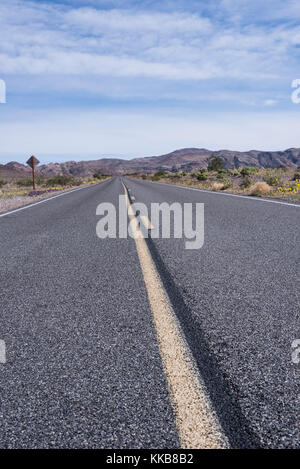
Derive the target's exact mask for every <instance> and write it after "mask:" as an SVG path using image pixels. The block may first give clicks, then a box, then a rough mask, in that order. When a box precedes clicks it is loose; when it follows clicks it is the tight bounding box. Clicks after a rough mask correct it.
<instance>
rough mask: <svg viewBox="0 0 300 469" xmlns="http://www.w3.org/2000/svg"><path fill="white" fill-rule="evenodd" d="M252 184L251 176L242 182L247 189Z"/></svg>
mask: <svg viewBox="0 0 300 469" xmlns="http://www.w3.org/2000/svg"><path fill="white" fill-rule="evenodd" d="M251 184H252V179H251V177H249V176H246V177H245V178H244V180H243V182H242V184H241V187H242V188H245V189H247V188H248V187H250V186H251Z"/></svg>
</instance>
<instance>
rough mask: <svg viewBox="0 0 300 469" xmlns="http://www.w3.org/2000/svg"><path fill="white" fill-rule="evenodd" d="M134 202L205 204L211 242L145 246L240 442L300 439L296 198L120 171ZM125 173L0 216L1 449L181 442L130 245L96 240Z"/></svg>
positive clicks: (281, 444) (267, 444) (230, 437)
mask: <svg viewBox="0 0 300 469" xmlns="http://www.w3.org/2000/svg"><path fill="white" fill-rule="evenodd" d="M123 182H124V184H125V185H126V187H127V188H128V189H129V193H130V195H131V196H133V197H134V199H135V201H136V202H143V203H145V204H146V205H147V206H148V207H150V203H151V202H168V203H172V202H180V203H187V202H193V203H196V202H202V203H204V204H205V242H204V246H203V247H202V248H201V249H199V250H186V249H185V245H184V243H185V240H184V239H174V238H172V237H171V239H161V238H159V239H151V238H149V239H147V240H146V243H147V246H148V249H149V252H150V254H151V257H152V259H153V262H154V265H155V267H156V269H157V272H158V275H159V278H160V281H161V283H162V285H163V287H164V289H165V292H166V295H167V296H168V300H169V302H170V305H171V307H172V309H173V311H174V314H175V315H176V318H177V319H176V320H178V324H179V325H180V328H181V331H182V334H183V336H184V340H185V344H186V347H188V349H189V352H190V353H191V356H192V359H193V360H194V363H195V364H196V367H197V370H196V372H197V373H198V374H199V376H200V377H201V379H202V380H203V383H204V386H205V389H206V392H207V395H208V397H209V399H210V403H211V406H212V409H213V412H214V414H215V416H216V419H217V421H218V422H219V424H220V426H221V428H222V432H223V433H224V435H225V436H226V438H227V441H228V445H229V446H230V447H233V448H251V447H255V448H300V425H299V408H300V407H299V404H300V402H299V401H300V392H299V383H300V381H299V378H300V364H295V363H293V361H292V348H291V344H292V342H293V341H294V340H295V339H300V327H299V257H300V256H299V226H300V223H299V221H300V206H291V205H285V204H276V203H270V202H264V201H261V200H257V199H255V198H253V199H247V198H242V197H230V196H226V195H220V194H215V193H205V192H201V191H196V190H189V189H184V188H179V187H175V186H167V185H163V184H158V183H151V182H147V181H138V180H134V179H130V178H123ZM120 194H122V195H123V194H124V188H123V185H122V181H121V179H120V178H113V179H111V180H108V181H105V182H103V183H100V184H98V185H94V186H92V187H87V188H83V189H81V190H78V191H75V192H71V193H68V194H64V195H63V196H61V197H57V198H54V199H52V200H48V201H46V202H44V203H42V204H37V205H33V206H31V207H29V208H26V209H24V210H20V211H16V212H13V213H9V214H7V215H6V216H3V217H0V243H1V250H0V285H1V289H0V340H1V341H4V343H5V349H6V350H5V351H6V362H5V363H0V389H1V396H0V406H1V407H0V428H1V431H0V447H1V448H179V447H180V446H181V441H182V440H181V436H180V435H181V433H180V425H181V424H180V422H179V423H178V419H176V409H175V407H174V402H173V396H172V393H171V392H170V386H169V384H168V383H169V382H168V376H167V374H166V370H165V366H164V363H165V362H164V360H163V357H162V352H161V348H160V344H159V340H158V334H157V330H156V324H155V322H154V321H153V312H152V310H151V307H150V304H149V297H148V294H147V288H146V283H145V279H144V272H143V270H142V268H141V264H140V258H139V256H138V253H137V248H136V244H135V240H134V239H132V238H130V237H129V238H127V239H119V238H117V239H109V238H107V239H99V238H98V237H97V235H96V223H97V221H98V220H99V217H97V216H96V207H97V206H98V204H99V203H101V202H110V203H112V204H114V205H115V206H116V207H118V197H119V195H120Z"/></svg>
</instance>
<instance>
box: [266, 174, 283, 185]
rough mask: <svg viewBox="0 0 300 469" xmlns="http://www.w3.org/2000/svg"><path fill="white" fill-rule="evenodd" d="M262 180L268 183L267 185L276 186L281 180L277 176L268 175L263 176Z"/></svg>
mask: <svg viewBox="0 0 300 469" xmlns="http://www.w3.org/2000/svg"><path fill="white" fill-rule="evenodd" d="M264 181H265V182H266V183H267V184H269V186H276V185H279V184H281V181H280V179H279V177H278V176H274V175H268V176H264Z"/></svg>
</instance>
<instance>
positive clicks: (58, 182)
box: [46, 175, 76, 187]
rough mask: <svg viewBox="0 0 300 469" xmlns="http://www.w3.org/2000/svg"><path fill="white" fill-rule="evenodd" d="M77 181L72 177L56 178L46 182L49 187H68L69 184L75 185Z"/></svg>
mask: <svg viewBox="0 0 300 469" xmlns="http://www.w3.org/2000/svg"><path fill="white" fill-rule="evenodd" d="M74 182H76V180H75V179H74V178H72V177H70V176H63V175H62V176H54V177H53V178H49V179H47V181H46V185H47V186H48V187H49V186H66V185H68V184H73V183H74Z"/></svg>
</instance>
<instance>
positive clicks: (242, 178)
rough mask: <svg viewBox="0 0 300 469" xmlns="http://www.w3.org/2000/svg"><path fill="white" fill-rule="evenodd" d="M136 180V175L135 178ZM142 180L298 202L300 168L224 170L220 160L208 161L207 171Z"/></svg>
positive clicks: (146, 176)
mask: <svg viewBox="0 0 300 469" xmlns="http://www.w3.org/2000/svg"><path fill="white" fill-rule="evenodd" d="M135 177H137V176H135ZM138 177H139V178H141V179H143V180H147V179H148V180H150V181H154V182H155V181H156V182H166V183H170V184H179V185H184V186H190V187H195V188H199V189H205V190H210V191H222V192H228V193H233V194H244V195H248V196H255V197H272V198H279V199H286V200H291V201H295V202H300V168H297V169H291V168H275V169H260V168H259V167H256V166H246V167H243V168H233V169H225V168H224V167H223V164H222V160H221V159H220V158H217V157H216V158H215V157H214V156H212V157H211V158H209V159H208V165H207V168H200V169H199V170H197V171H193V172H186V171H178V172H167V171H164V170H160V171H157V172H156V173H154V174H141V175H139V176H138Z"/></svg>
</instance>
